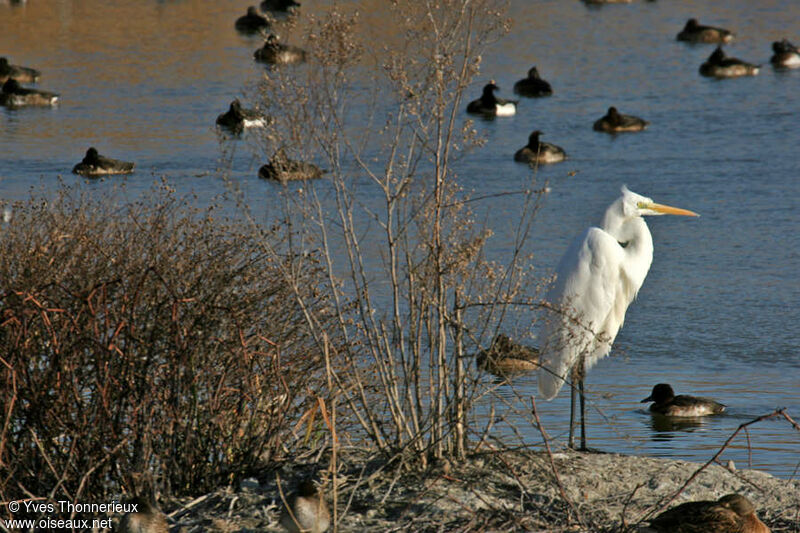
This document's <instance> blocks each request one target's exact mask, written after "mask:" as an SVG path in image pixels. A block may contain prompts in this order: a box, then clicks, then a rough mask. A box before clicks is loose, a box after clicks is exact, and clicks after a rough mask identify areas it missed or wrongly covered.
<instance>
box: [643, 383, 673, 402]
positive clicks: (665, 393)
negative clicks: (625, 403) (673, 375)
mask: <svg viewBox="0 0 800 533" xmlns="http://www.w3.org/2000/svg"><path fill="white" fill-rule="evenodd" d="M674 397H675V391H673V390H672V386H670V385H669V384H667V383H659V384H658V385H656V386H655V387H653V392H651V393H650V396H648V397H647V398H645V399H644V400H642V402H641V403H647V402H656V403H664V402H668V401H670V400H671V399H673V398H674Z"/></svg>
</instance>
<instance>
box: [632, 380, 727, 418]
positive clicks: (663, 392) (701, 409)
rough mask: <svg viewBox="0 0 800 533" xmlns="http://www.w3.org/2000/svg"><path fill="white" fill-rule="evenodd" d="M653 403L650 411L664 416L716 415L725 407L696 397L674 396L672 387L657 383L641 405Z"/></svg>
mask: <svg viewBox="0 0 800 533" xmlns="http://www.w3.org/2000/svg"><path fill="white" fill-rule="evenodd" d="M646 402H653V405H651V406H650V411H652V412H653V413H657V414H660V415H665V416H706V415H718V414H720V413H723V412H724V411H725V406H724V405H723V404H721V403H719V402H716V401H714V400H710V399H708V398H698V397H696V396H688V395H683V394H681V395H679V396H675V391H673V390H672V386H670V385H669V384H667V383H659V384H658V385H656V386H655V387H653V391H652V392H651V393H650V396H648V397H647V398H645V399H644V400H642V402H641V403H646Z"/></svg>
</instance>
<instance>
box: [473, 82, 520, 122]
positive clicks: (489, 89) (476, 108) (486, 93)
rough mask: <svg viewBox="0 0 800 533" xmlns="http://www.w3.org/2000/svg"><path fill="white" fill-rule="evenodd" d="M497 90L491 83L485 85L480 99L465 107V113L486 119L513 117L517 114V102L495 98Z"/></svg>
mask: <svg viewBox="0 0 800 533" xmlns="http://www.w3.org/2000/svg"><path fill="white" fill-rule="evenodd" d="M498 90H500V89H499V88H498V87H497V85H495V84H494V82H493V81H492V82H490V83H488V84H486V86H484V88H483V94H481V97H480V98H478V99H477V100H473V101H472V102H470V103H469V104H468V105H467V113H472V114H473V115H482V116H484V117H486V118H492V117H510V116H513V115H514V114H515V113H516V112H517V102H516V101H515V100H504V99H502V98H497V97H496V96H495V95H494V92H495V91H498Z"/></svg>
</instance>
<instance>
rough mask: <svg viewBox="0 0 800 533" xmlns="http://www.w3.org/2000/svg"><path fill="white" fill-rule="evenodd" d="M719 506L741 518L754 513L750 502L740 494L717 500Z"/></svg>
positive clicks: (754, 510) (754, 509)
mask: <svg viewBox="0 0 800 533" xmlns="http://www.w3.org/2000/svg"><path fill="white" fill-rule="evenodd" d="M719 504H720V505H721V506H723V507H727V508H728V509H730V510H731V511H733V512H734V513H736V514H738V515H739V516H741V517H745V516H747V515H750V514H753V513H754V512H756V508H755V507H754V506H753V504H752V502H751V501H750V500H748V499H747V498H745V497H744V496H742V495H741V494H728V495H725V496H723V497H722V498H720V499H719Z"/></svg>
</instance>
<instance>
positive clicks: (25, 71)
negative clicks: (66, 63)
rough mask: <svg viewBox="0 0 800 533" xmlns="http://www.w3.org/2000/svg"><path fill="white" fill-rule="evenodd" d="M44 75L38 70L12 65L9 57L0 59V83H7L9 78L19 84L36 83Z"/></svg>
mask: <svg viewBox="0 0 800 533" xmlns="http://www.w3.org/2000/svg"><path fill="white" fill-rule="evenodd" d="M41 76H42V73H41V72H39V71H38V70H36V69H33V68H28V67H21V66H19V65H12V64H11V63H9V62H8V58H7V57H0V83H5V82H6V80H8V79H9V78H12V79H15V80H17V81H18V82H19V83H36V82H37V81H39V78H40V77H41Z"/></svg>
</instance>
